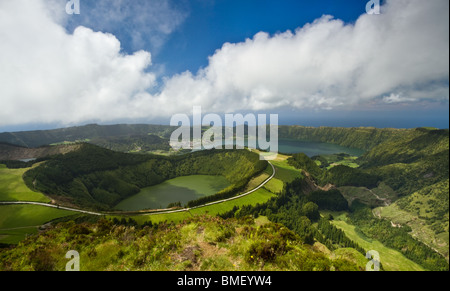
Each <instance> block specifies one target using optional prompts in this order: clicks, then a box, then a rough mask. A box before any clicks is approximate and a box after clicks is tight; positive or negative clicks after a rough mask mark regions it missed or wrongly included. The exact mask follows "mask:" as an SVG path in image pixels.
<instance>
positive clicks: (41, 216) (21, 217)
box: [0, 205, 75, 244]
mask: <svg viewBox="0 0 450 291" xmlns="http://www.w3.org/2000/svg"><path fill="white" fill-rule="evenodd" d="M73 214H75V213H74V212H71V211H67V210H61V209H56V208H49V207H44V206H38V205H2V206H0V243H3V244H16V243H18V242H20V241H21V240H23V239H24V238H25V237H26V236H27V235H32V234H36V233H37V232H38V228H39V227H40V226H41V225H43V224H45V223H47V222H50V221H52V220H54V219H57V218H61V217H65V216H70V215H73Z"/></svg>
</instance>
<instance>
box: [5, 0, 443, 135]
mask: <svg viewBox="0 0 450 291" xmlns="http://www.w3.org/2000/svg"><path fill="white" fill-rule="evenodd" d="M67 2H68V1H67V0H35V1H32V2H30V1H27V0H17V1H0V43H1V44H0V62H1V63H2V69H0V80H2V81H3V84H2V86H0V96H2V103H3V104H2V105H3V106H1V107H0V116H2V118H1V119H0V132H1V131H10V130H27V129H39V128H53V127H63V126H73V125H82V124H87V123H94V122H95V123H100V124H112V123H119V122H126V123H137V122H139V123H142V122H145V123H163V124H168V123H169V121H170V117H171V116H172V115H174V114H177V113H186V114H190V113H191V112H192V108H193V106H202V109H203V111H204V112H208V113H218V114H224V113H248V112H254V113H267V114H270V113H278V114H279V119H280V123H282V124H301V125H312V126H321V125H324V126H346V127H349V126H377V127H418V126H435V127H441V128H448V122H449V121H448V120H449V111H448V101H449V68H448V62H449V44H448V43H449V37H448V35H449V28H448V22H449V13H448V10H449V9H448V8H449V2H448V1H447V0H435V1H420V0H386V1H382V2H381V3H382V6H381V14H380V15H369V14H367V13H366V3H367V1H366V0H342V1H336V0H320V1H318V0H316V1H312V0H309V1H306V0H303V1H302V0H284V1H273V0H258V1H256V0H245V1H243V0H241V1H238V0H177V1H175V0H134V1H124V0H103V1H94V0H80V5H81V14H80V15H68V14H67V13H66V12H65V7H66V4H67Z"/></svg>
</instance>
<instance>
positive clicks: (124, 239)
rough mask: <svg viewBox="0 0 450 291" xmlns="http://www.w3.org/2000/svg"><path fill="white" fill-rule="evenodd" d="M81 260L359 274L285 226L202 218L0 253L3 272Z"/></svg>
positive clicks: (88, 266)
mask: <svg viewBox="0 0 450 291" xmlns="http://www.w3.org/2000/svg"><path fill="white" fill-rule="evenodd" d="M69 250H76V251H78V252H79V254H80V269H81V271H107V270H111V271H115V270H117V271H120V270H136V271H138V270H141V271H168V270H171V271H177V270H178V271H245V270H250V271H257V270H265V271H301V270H305V271H314V270H316V271H328V270H341V271H348V270H352V271H357V270H361V269H362V267H363V266H358V264H355V263H354V262H352V261H351V260H347V259H345V258H342V257H336V256H334V255H333V254H329V253H324V252H321V251H320V250H317V249H315V248H314V247H312V246H309V245H306V244H304V243H303V242H302V241H301V240H300V238H299V237H298V236H297V235H295V234H294V233H293V232H292V231H290V230H288V229H287V228H286V227H283V226H282V225H278V224H273V223H270V222H265V223H264V224H261V225H256V224H255V222H254V220H253V219H241V220H236V219H228V220H223V219H220V218H218V217H212V216H200V217H195V218H192V219H190V220H187V221H185V222H182V223H179V224H176V225H174V224H169V225H161V226H159V227H158V228H149V227H146V228H135V227H127V226H122V225H113V224H112V223H111V222H110V221H109V222H108V221H106V220H103V221H100V222H99V223H96V224H87V223H85V224H81V225H77V224H75V223H73V222H68V223H64V224H59V225H58V226H56V227H55V228H53V229H50V230H48V231H46V232H44V233H41V234H40V235H39V236H38V237H33V238H30V239H27V240H25V241H24V242H23V243H21V244H20V245H19V246H18V247H17V248H14V249H11V250H6V251H3V252H0V270H14V271H19V270H40V271H49V270H55V271H58V270H59V271H63V270H65V266H66V264H67V262H68V260H67V259H66V258H65V254H66V253H67V252H68V251H69Z"/></svg>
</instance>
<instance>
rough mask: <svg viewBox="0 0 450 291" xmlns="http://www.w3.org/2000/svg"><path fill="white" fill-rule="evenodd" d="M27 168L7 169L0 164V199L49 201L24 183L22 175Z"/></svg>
mask: <svg viewBox="0 0 450 291" xmlns="http://www.w3.org/2000/svg"><path fill="white" fill-rule="evenodd" d="M29 169H30V168H26V169H7V168H6V166H5V165H0V201H4V202H5V201H7V202H9V201H29V202H44V203H47V202H50V199H48V198H47V197H45V196H44V195H43V194H41V193H37V192H33V191H31V190H30V188H28V187H27V186H26V185H25V182H24V181H23V179H22V176H23V174H24V173H25V172H26V171H28V170H29Z"/></svg>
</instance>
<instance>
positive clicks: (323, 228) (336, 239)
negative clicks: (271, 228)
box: [221, 179, 365, 255]
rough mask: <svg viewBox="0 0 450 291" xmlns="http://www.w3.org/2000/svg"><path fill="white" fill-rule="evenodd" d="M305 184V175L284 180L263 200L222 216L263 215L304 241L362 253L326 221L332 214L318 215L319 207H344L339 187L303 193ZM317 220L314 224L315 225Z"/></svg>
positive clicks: (327, 208)
mask: <svg viewBox="0 0 450 291" xmlns="http://www.w3.org/2000/svg"><path fill="white" fill-rule="evenodd" d="M305 188H308V186H307V185H306V182H305V180H304V179H296V180H294V181H293V182H291V183H287V184H286V185H285V188H284V190H283V192H282V193H281V194H280V195H278V196H277V197H274V198H272V199H271V200H270V201H269V202H267V203H265V204H258V205H256V206H243V207H241V208H235V209H233V210H231V211H229V212H227V213H223V214H222V215H221V216H222V217H223V218H230V217H236V218H241V217H245V216H248V215H251V216H253V217H258V216H261V215H262V216H266V217H267V218H268V219H269V220H270V221H272V222H276V223H280V224H283V225H285V226H286V227H288V228H289V229H291V230H292V231H294V232H295V233H296V234H297V235H299V236H300V238H301V239H302V240H303V241H304V242H305V243H306V244H310V245H312V244H314V242H315V241H318V242H321V243H323V244H324V245H326V246H327V247H328V248H329V249H330V250H335V249H337V248H354V249H356V250H358V251H359V252H361V254H364V255H365V253H364V249H362V248H361V247H360V246H358V245H357V244H356V243H355V242H353V241H351V240H350V239H349V238H348V237H347V236H346V235H345V234H344V232H342V231H341V230H339V229H337V228H336V227H335V226H333V225H332V224H330V223H329V220H330V219H332V218H331V217H321V215H320V212H319V210H347V209H348V204H347V201H346V200H345V199H344V197H343V196H342V194H340V193H339V191H338V190H334V191H332V192H330V193H329V194H330V195H327V194H328V193H327V192H324V191H317V192H313V193H310V194H305V191H304V189H305ZM314 224H317V226H314Z"/></svg>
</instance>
